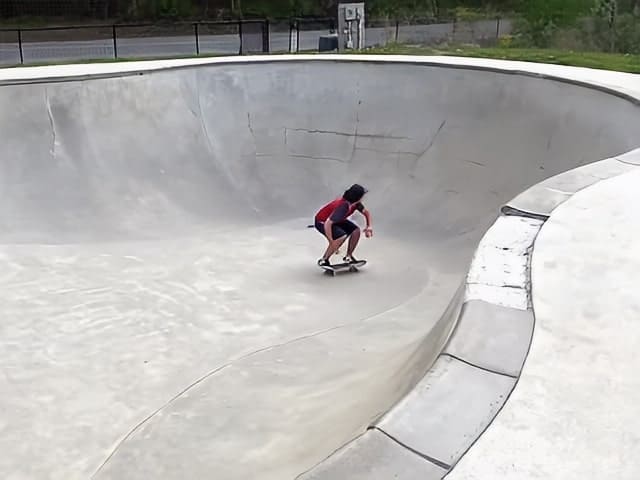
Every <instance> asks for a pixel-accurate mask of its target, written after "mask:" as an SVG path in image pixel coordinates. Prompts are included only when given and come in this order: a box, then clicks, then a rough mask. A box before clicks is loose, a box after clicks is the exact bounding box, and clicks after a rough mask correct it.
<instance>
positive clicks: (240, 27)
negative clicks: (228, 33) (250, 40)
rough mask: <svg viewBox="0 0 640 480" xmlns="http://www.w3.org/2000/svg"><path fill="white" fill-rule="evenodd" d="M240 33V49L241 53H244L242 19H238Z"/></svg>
mask: <svg viewBox="0 0 640 480" xmlns="http://www.w3.org/2000/svg"><path fill="white" fill-rule="evenodd" d="M238 35H240V51H239V52H238V54H239V55H242V20H239V21H238Z"/></svg>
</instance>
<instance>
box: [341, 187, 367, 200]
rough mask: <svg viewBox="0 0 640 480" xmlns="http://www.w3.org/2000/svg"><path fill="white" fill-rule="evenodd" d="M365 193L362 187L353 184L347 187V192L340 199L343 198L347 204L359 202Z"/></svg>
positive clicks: (365, 190)
mask: <svg viewBox="0 0 640 480" xmlns="http://www.w3.org/2000/svg"><path fill="white" fill-rule="evenodd" d="M365 193H367V189H366V188H364V187H363V186H362V185H358V184H357V183H354V184H353V185H351V186H350V187H349V189H348V190H347V191H345V192H344V195H342V198H344V199H345V200H346V201H347V202H349V203H356V202H359V201H360V199H361V198H362V197H364V194H365Z"/></svg>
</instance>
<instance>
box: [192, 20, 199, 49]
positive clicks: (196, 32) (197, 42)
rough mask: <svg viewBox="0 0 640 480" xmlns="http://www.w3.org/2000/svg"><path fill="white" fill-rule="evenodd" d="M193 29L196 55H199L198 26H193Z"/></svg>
mask: <svg viewBox="0 0 640 480" xmlns="http://www.w3.org/2000/svg"><path fill="white" fill-rule="evenodd" d="M193 29H194V32H195V35H196V55H200V36H199V35H198V24H197V23H194V24H193Z"/></svg>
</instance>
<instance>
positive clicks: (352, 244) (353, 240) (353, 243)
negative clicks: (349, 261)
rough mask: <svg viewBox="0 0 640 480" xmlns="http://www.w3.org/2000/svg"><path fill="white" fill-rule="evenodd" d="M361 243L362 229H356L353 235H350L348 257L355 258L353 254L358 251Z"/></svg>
mask: <svg viewBox="0 0 640 480" xmlns="http://www.w3.org/2000/svg"><path fill="white" fill-rule="evenodd" d="M359 241H360V229H359V228H356V229H355V230H354V231H353V233H352V234H351V235H349V244H348V246H347V257H349V258H351V257H353V252H354V251H355V250H356V247H357V246H358V242H359Z"/></svg>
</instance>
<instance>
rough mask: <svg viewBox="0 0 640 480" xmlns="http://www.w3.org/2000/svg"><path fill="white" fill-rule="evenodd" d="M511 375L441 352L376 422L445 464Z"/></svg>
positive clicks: (481, 423)
mask: <svg viewBox="0 0 640 480" xmlns="http://www.w3.org/2000/svg"><path fill="white" fill-rule="evenodd" d="M514 384H515V379H514V378H512V377H508V376H505V375H497V374H494V373H491V372H488V371H485V370H482V369H480V368H477V367H474V366H471V365H469V364H467V363H464V362H462V361H460V360H457V359H455V358H452V357H449V356H447V355H441V356H440V358H439V359H438V360H437V361H436V363H435V365H434V366H433V368H432V369H431V370H430V371H429V373H428V374H427V375H426V376H425V378H424V379H423V380H422V381H421V382H420V383H419V384H418V386H417V387H416V388H415V389H414V390H413V391H412V392H411V393H410V394H409V395H407V397H405V398H404V399H403V400H402V401H401V402H400V403H399V404H398V405H397V406H396V408H394V409H393V410H392V411H391V412H389V414H388V415H387V416H386V417H385V418H383V419H382V420H381V421H380V422H379V423H378V424H377V425H376V428H378V429H380V430H382V431H383V432H385V433H386V434H387V435H389V436H390V437H392V438H394V439H396V440H397V441H398V442H400V443H401V444H403V445H405V446H406V447H407V448H409V449H411V450H413V451H415V452H418V453H420V454H422V455H424V456H426V457H427V458H432V459H434V460H436V461H437V462H438V464H440V465H446V466H447V468H450V466H451V465H453V464H454V463H455V462H456V461H457V460H458V459H459V458H460V457H461V456H462V454H463V453H464V452H465V451H466V450H467V449H468V448H469V447H470V446H471V444H472V443H473V442H474V441H475V439H476V438H477V437H478V436H479V435H480V434H481V433H482V431H483V430H484V429H485V428H486V427H487V425H489V423H490V422H491V420H492V419H493V417H494V416H495V414H496V413H497V412H498V410H499V409H500V407H501V406H502V404H503V403H504V400H505V399H506V398H507V395H508V394H509V392H510V391H511V389H512V388H513V386H514Z"/></svg>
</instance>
